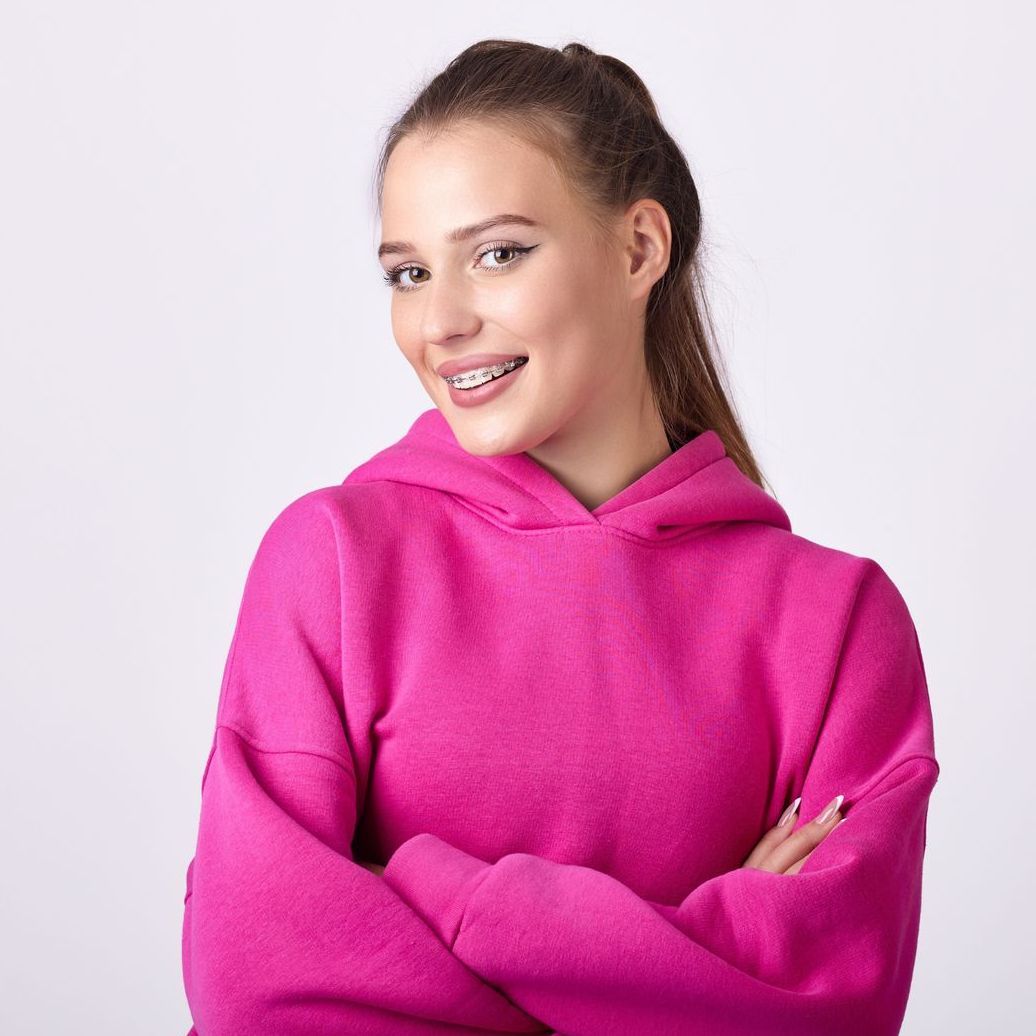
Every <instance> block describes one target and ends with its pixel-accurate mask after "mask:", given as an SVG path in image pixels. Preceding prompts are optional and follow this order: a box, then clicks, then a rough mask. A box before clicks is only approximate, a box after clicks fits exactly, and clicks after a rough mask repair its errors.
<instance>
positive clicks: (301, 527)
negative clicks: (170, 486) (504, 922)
mask: <svg viewBox="0 0 1036 1036" xmlns="http://www.w3.org/2000/svg"><path fill="white" fill-rule="evenodd" d="M319 492H320V491H317V493H316V494H315V495H308V496H306V497H302V498H300V499H299V500H298V501H296V502H295V503H293V504H291V505H289V506H288V508H286V509H285V510H284V511H283V512H282V513H281V514H280V515H279V516H278V517H277V519H276V520H275V521H274V523H273V524H272V525H271V527H270V528H269V530H268V531H267V533H266V534H265V535H264V537H263V540H262V542H261V544H260V546H259V549H258V552H257V554H256V556H255V558H254V560H253V562H252V564H251V566H250V569H249V572H248V576H247V579H246V583H245V589H244V593H243V597H242V602H241V605H240V609H239V612H238V619H237V625H236V628H235V631H234V636H233V639H232V643H231V647H230V651H229V653H228V658H227V663H226V666H225V669H224V675H223V682H222V685H221V688H220V696H219V704H218V708H217V718H216V728H215V732H214V736H213V742H212V747H211V750H210V753H209V757H208V760H207V763H206V766H205V770H204V773H203V776H202V792H201V811H200V821H199V827H198V837H197V844H196V849H195V854H194V856H193V858H192V859H191V861H190V863H189V865H188V867H187V875H186V884H187V888H186V896H185V899H184V916H183V928H182V964H183V979H184V988H185V991H186V994H187V1000H188V1004H189V1007H190V1011H191V1017H192V1020H193V1023H194V1027H193V1028H192V1029H191V1033H194V1034H198V1033H200V1034H202V1036H231V1034H233V1036H245V1034H249V1036H254V1034H257V1033H277V1034H278V1036H303V1034H305V1036H320V1034H323V1033H326V1034H331V1033H335V1034H338V1033H342V1032H350V1033H372V1034H373V1033H378V1034H382V1033H384V1034H396V1033H399V1034H428V1033H481V1032H509V1033H541V1032H545V1031H547V1030H546V1029H545V1028H544V1026H542V1025H541V1024H540V1023H539V1022H538V1021H537V1020H536V1019H533V1018H530V1017H529V1016H528V1015H526V1014H525V1013H524V1012H522V1011H521V1010H520V1009H519V1008H517V1007H516V1006H514V1005H513V1004H512V1003H510V1002H509V1001H508V1000H507V999H506V997H504V996H503V995H502V994H501V993H500V992H499V991H497V990H495V989H492V988H491V987H489V986H487V985H486V984H484V983H483V982H482V981H481V980H480V979H479V978H478V977H477V976H475V975H474V974H473V973H472V972H471V971H470V970H469V969H467V968H465V967H464V966H463V965H462V964H461V963H460V962H459V961H458V960H457V959H456V958H455V957H454V956H452V955H451V954H450V953H449V951H448V950H447V949H446V948H445V947H444V946H443V945H442V943H441V941H440V940H439V939H438V938H437V937H436V935H435V934H434V933H433V932H432V931H430V930H429V929H428V927H427V926H426V925H425V924H424V922H423V920H422V919H421V918H419V917H418V916H417V915H416V914H415V913H414V912H413V910H412V908H411V907H410V906H409V905H408V904H406V903H404V902H403V901H402V900H401V899H400V898H399V896H398V895H397V894H396V893H395V892H394V891H392V889H390V888H389V886H388V885H386V884H385V882H384V881H383V880H382V878H381V877H380V876H377V875H375V874H373V873H372V872H370V871H369V870H367V869H366V868H365V867H363V866H361V865H360V864H359V863H356V862H354V860H353V857H352V851H351V843H352V839H353V836H354V831H355V826H356V821H357V813H358V803H357V780H356V770H355V763H354V759H353V754H352V752H351V750H350V744H349V739H348V737H347V734H346V729H347V728H346V726H345V725H344V724H343V717H344V708H345V704H344V695H343V688H342V685H341V672H342V665H341V628H340V624H341V607H340V605H341V593H340V580H339V572H338V564H339V561H338V558H339V552H338V551H337V548H336V539H335V530H334V526H333V524H332V522H331V519H330V516H329V515H328V513H327V511H326V504H325V503H324V502H323V501H322V500H321V498H320V495H319Z"/></svg>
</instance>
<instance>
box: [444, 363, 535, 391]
mask: <svg viewBox="0 0 1036 1036" xmlns="http://www.w3.org/2000/svg"><path fill="white" fill-rule="evenodd" d="M528 362H529V357H528V356H516V357H515V358H514V359H513V360H507V361H506V362H505V363H496V364H493V365H492V366H489V367H476V368H475V370H471V371H465V372H464V373H463V374H450V375H448V376H447V377H445V378H443V381H446V382H448V383H449V384H451V385H452V386H453V387H454V388H459V389H472V388H478V387H479V385H485V384H487V383H488V382H490V381H495V380H496V379H497V378H502V377H504V375H506V374H510V373H511V371H513V370H515V369H517V368H518V367H521V366H522V365H523V364H526V363H528Z"/></svg>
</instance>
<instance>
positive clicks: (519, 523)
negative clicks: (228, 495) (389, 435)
mask: <svg viewBox="0 0 1036 1036" xmlns="http://www.w3.org/2000/svg"><path fill="white" fill-rule="evenodd" d="M384 481H388V482H400V483H404V484H406V485H413V486H424V487H425V488H427V489H435V490H438V491H439V492H442V493H447V494H449V495H450V496H453V497H455V498H456V499H457V500H458V501H459V502H460V503H462V504H464V505H465V506H467V507H469V508H470V509H472V510H474V511H476V512H478V513H480V514H482V515H484V516H485V517H486V518H488V519H489V520H490V521H493V522H495V523H496V524H497V525H502V526H505V527H509V528H512V529H515V530H518V531H524V530H533V529H551V528H557V527H559V526H565V525H602V526H611V527H613V528H616V529H621V530H622V531H623V532H626V533H628V534H630V535H633V536H637V537H640V538H641V539H647V540H666V539H671V538H673V537H676V536H680V535H682V534H684V533H685V532H687V531H688V530H689V529H692V528H694V527H695V526H700V525H708V524H710V523H713V522H761V523H763V524H765V525H772V526H775V527H777V528H780V529H786V530H788V531H789V532H790V531H791V523H790V521H789V519H788V515H787V514H786V513H785V511H784V508H783V507H781V505H780V504H779V503H777V501H776V500H775V499H774V498H773V497H772V496H770V495H769V494H768V493H767V492H765V490H763V489H762V488H760V487H759V486H758V485H756V483H755V482H753V481H752V480H751V479H750V478H748V476H747V475H745V474H744V473H743V472H742V471H741V469H740V468H739V467H738V466H737V465H736V464H735V463H734V461H733V460H732V459H731V458H730V457H728V456H727V454H726V450H725V448H724V446H723V441H722V439H721V438H720V437H719V434H718V433H717V432H715V431H713V430H712V429H708V430H706V431H704V432H702V433H701V434H700V435H697V436H695V437H694V438H693V439H691V440H690V441H689V442H686V443H684V445H683V446H681V447H680V448H679V449H678V450H675V451H674V452H673V453H671V454H669V456H668V457H665V458H663V459H662V460H661V461H660V462H659V463H658V464H656V465H655V466H654V467H653V468H651V469H650V470H649V471H647V472H645V473H644V474H643V475H641V476H640V478H638V479H637V480H636V481H635V482H632V483H631V484H630V485H628V486H627V487H626V488H625V489H623V490H621V491H620V492H619V493H617V494H616V495H615V496H613V497H611V498H610V499H608V500H606V501H605V502H604V503H603V504H601V505H600V506H599V507H596V508H594V509H593V510H592V511H591V510H588V509H587V508H586V507H585V506H584V505H583V504H582V503H581V502H580V501H579V500H578V499H577V498H576V497H575V496H573V494H572V493H571V492H569V490H568V489H567V488H566V487H565V486H564V485H562V483H561V482H560V481H558V479H556V478H555V477H554V476H553V475H552V474H551V473H550V472H549V471H547V469H546V468H544V467H543V466H542V465H540V464H539V463H538V462H537V461H535V460H533V458H532V457H530V456H529V455H528V454H527V453H509V454H498V455H496V456H490V457H480V456H476V455H474V454H471V453H468V452H467V450H465V449H464V448H463V447H462V446H461V445H460V443H459V442H458V441H457V439H456V437H455V436H454V434H453V430H452V429H451V427H450V424H449V422H448V421H447V420H446V418H445V417H444V416H443V414H442V412H441V411H440V410H439V409H438V408H437V407H432V408H431V409H430V410H426V411H424V412H423V413H422V414H420V415H419V416H418V418H417V419H416V420H415V421H414V423H413V424H412V425H411V426H410V428H409V430H408V431H407V433H406V434H405V435H404V436H403V437H402V438H401V439H400V440H399V441H398V442H395V443H393V444H392V445H391V446H388V447H386V448H385V449H383V450H381V451H380V452H379V453H376V454H375V455H374V456H373V457H371V458H370V460H368V461H365V462H364V463H363V464H361V465H359V467H357V468H355V469H354V470H353V471H352V472H350V474H349V475H348V476H347V477H346V479H345V482H344V484H345V485H351V484H354V483H359V482H384Z"/></svg>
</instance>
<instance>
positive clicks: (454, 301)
mask: <svg viewBox="0 0 1036 1036" xmlns="http://www.w3.org/2000/svg"><path fill="white" fill-rule="evenodd" d="M423 295H424V298H423V299H422V302H423V303H424V310H423V311H422V313H421V337H422V338H423V339H424V340H425V341H426V342H428V343H429V344H430V345H443V344H446V343H448V342H450V341H452V340H453V339H460V338H467V337H470V336H471V335H474V334H476V333H477V332H478V329H479V327H481V323H482V322H481V320H480V319H479V316H478V313H477V312H476V310H475V307H474V306H473V305H472V303H471V298H470V296H469V295H468V293H467V292H466V291H465V289H464V286H463V285H462V284H458V283H456V282H454V283H450V281H449V280H448V278H446V277H438V278H435V279H433V280H432V282H431V283H430V284H428V285H427V287H425V288H424V290H423Z"/></svg>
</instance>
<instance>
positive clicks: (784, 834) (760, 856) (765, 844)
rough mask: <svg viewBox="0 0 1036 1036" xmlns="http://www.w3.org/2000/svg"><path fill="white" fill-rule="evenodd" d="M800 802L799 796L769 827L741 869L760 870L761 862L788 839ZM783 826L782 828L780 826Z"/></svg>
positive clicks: (800, 797) (793, 826)
mask: <svg viewBox="0 0 1036 1036" xmlns="http://www.w3.org/2000/svg"><path fill="white" fill-rule="evenodd" d="M801 801H802V796H801V795H800V796H799V797H798V798H797V799H796V800H795V801H794V802H793V803H792V804H791V805H790V806H789V807H788V808H787V809H786V810H785V811H784V812H783V813H782V814H781V818H780V820H778V821H777V824H776V826H774V827H771V828H770V830H769V831H767V832H766V834H765V835H763V837H762V838H761V839H760V840H759V844H758V845H757V846H756V847H755V848H754V849H753V850H752V851H751V853H749V855H748V857H747V859H746V860H745V862H744V863H743V864H741V866H742V867H755V868H757V869H758V868H760V865H761V864H762V862H763V861H764V860H765V859H766V858H767V857H768V856H769V855H770V853H772V852H773V850H774V849H775V848H776V847H777V846H778V845H780V844H781V842H783V841H784V840H785V839H786V838H788V837H789V836H790V835H791V833H792V831H793V830H794V828H795V817H796V815H797V810H798V808H799V803H800V802H801ZM782 825H783V826H782Z"/></svg>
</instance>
